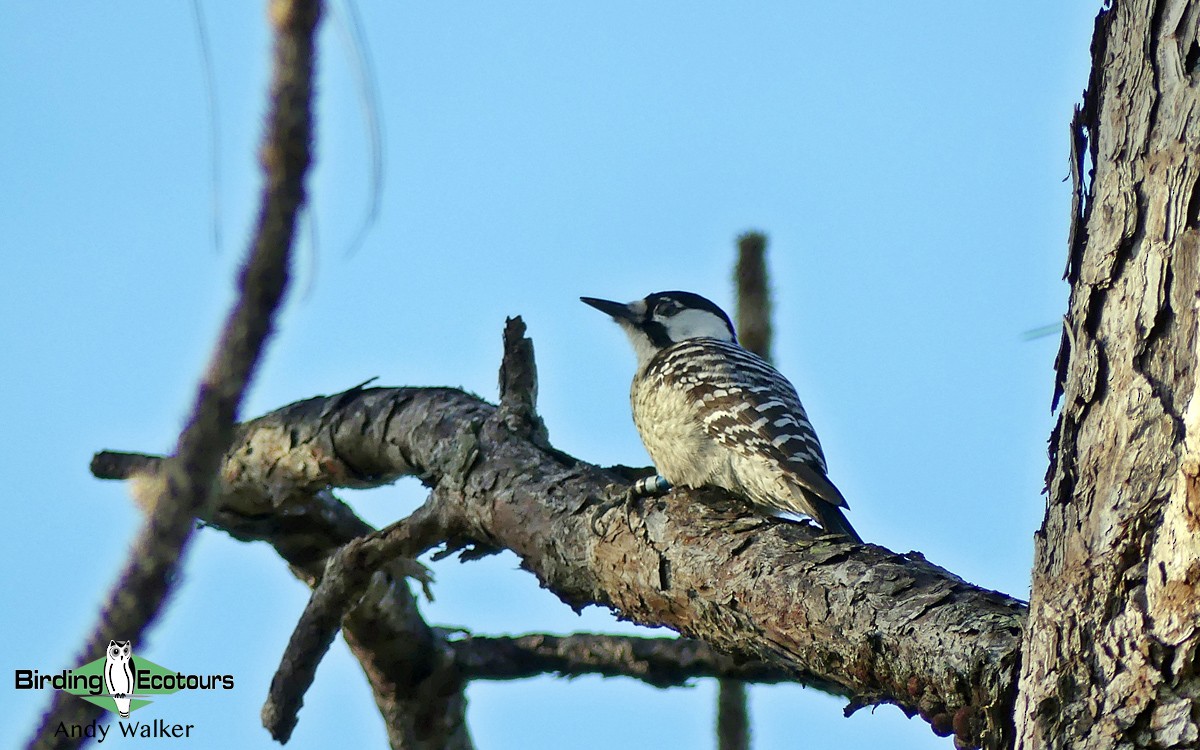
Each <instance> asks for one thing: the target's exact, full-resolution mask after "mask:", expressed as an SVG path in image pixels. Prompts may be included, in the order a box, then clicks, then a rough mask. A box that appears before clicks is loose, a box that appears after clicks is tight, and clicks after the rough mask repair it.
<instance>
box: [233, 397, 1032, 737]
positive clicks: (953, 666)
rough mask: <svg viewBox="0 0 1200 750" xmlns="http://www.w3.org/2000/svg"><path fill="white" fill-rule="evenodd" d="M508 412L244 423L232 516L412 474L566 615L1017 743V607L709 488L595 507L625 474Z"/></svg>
mask: <svg viewBox="0 0 1200 750" xmlns="http://www.w3.org/2000/svg"><path fill="white" fill-rule="evenodd" d="M504 414H505V410H498V409H497V408H496V407H494V406H492V405H490V404H487V403H485V402H483V401H481V400H479V399H478V398H476V397H474V396H470V395H468V394H465V393H463V392H461V391H458V390H453V389H447V388H395V389H366V390H358V389H356V390H352V391H349V392H347V393H344V394H340V395H337V396H331V397H322V398H315V399H310V400H307V401H303V402H299V403H296V404H293V405H291V406H288V407H284V408H283V409H280V410H278V411H276V412H273V413H271V414H268V415H266V416H264V417H261V418H259V419H257V420H254V421H252V422H249V423H247V424H246V425H244V426H243V427H242V429H241V431H240V433H239V439H238V441H237V442H236V443H235V446H234V448H233V449H232V450H231V452H230V453H229V454H228V455H227V457H226V462H225V466H224V469H223V471H222V475H221V476H222V486H221V495H222V497H223V498H224V501H223V504H224V505H233V506H236V507H238V508H239V509H240V511H239V512H240V513H241V514H243V515H246V516H248V517H253V516H255V515H258V514H271V513H275V512H286V507H285V506H286V503H287V502H289V500H288V498H293V497H311V496H312V495H313V494H314V493H316V492H319V491H321V490H323V489H325V488H326V487H328V486H331V485H333V486H353V487H366V486H376V485H380V484H384V483H387V482H390V481H394V480H395V479H396V478H398V477H399V476H403V475H414V476H418V477H421V478H422V480H423V481H425V482H426V483H428V484H432V485H436V487H437V493H436V494H437V495H439V496H440V498H441V500H440V501H439V502H440V504H439V511H438V512H439V513H440V514H442V516H443V524H444V528H446V529H449V530H451V533H448V534H446V536H447V537H449V538H450V543H451V544H452V545H453V546H456V547H461V546H462V545H475V546H476V551H479V550H482V551H487V550H491V549H496V548H507V549H511V550H513V551H514V552H515V553H516V554H517V555H518V556H519V557H520V558H521V560H522V565H523V566H524V567H525V568H526V569H527V570H529V571H530V572H532V573H534V574H535V575H537V576H538V578H539V580H540V581H541V582H542V584H543V585H544V586H546V587H547V588H549V589H550V590H552V591H553V592H554V593H555V594H556V595H558V596H559V597H560V598H561V599H562V600H563V601H564V602H566V603H567V604H569V605H570V606H572V607H577V608H578V607H583V606H586V605H588V604H593V603H594V604H600V605H603V606H608V607H611V608H613V609H614V610H616V611H617V612H618V614H619V615H620V616H622V617H624V618H627V619H630V620H633V621H635V622H639V623H643V624H647V625H665V626H667V627H670V628H673V629H674V630H676V631H677V632H679V633H681V634H684V635H687V636H690V637H694V638H698V639H700V640H703V641H704V642H706V643H708V644H710V645H712V646H713V647H715V648H717V649H718V650H720V651H723V652H726V653H730V654H733V655H736V656H738V657H742V658H752V659H758V660H761V661H764V662H766V663H767V664H769V665H773V666H775V667H778V668H781V669H784V670H786V671H787V672H788V673H789V674H790V675H792V677H793V678H794V679H796V680H803V681H811V682H813V683H815V684H823V685H826V686H828V687H831V688H832V689H834V690H836V691H837V692H840V693H842V694H843V695H847V696H851V697H852V702H853V704H854V705H856V706H858V705H869V704H872V703H877V702H892V703H895V704H897V705H898V706H900V707H901V708H902V709H904V710H905V711H908V712H917V713H920V714H921V715H922V716H923V717H925V718H926V719H927V720H928V721H930V722H931V724H932V725H933V728H934V729H935V731H938V732H939V733H942V734H948V733H950V732H952V731H953V732H956V733H957V735H958V736H957V740H958V741H959V742H960V743H961V744H963V745H968V746H970V745H975V744H980V743H983V744H986V745H987V746H989V747H1002V746H1003V745H1004V743H1005V742H1006V741H1010V739H1011V708H1012V697H1013V692H1012V691H1013V688H1014V685H1015V679H1016V669H1017V663H1018V648H1019V643H1020V638H1021V628H1022V625H1023V619H1024V607H1023V606H1022V605H1021V604H1020V603H1019V602H1017V601H1015V600H1013V599H1011V598H1009V597H1006V596H1004V595H1002V594H998V593H996V592H991V591H985V590H981V589H978V588H976V587H974V586H971V585H970V584H968V583H966V582H964V581H962V580H961V579H959V578H957V577H955V576H953V575H952V574H950V573H948V572H946V571H945V570H942V569H940V568H938V567H936V566H934V565H931V564H929V563H927V562H926V561H925V560H924V559H923V558H921V556H920V555H917V554H911V553H910V554H909V555H897V554H895V553H892V552H889V551H887V550H885V549H882V548H880V547H877V546H873V545H865V546H859V545H853V544H850V543H847V542H844V541H841V540H837V539H833V538H830V537H826V536H823V535H822V534H821V533H820V532H819V531H818V530H816V529H814V528H813V527H810V526H807V525H802V524H796V523H788V522H783V521H778V520H773V519H764V518H761V517H758V516H755V515H753V514H750V513H748V512H747V511H746V510H745V509H744V507H743V506H742V505H741V504H740V503H738V502H737V501H736V500H734V499H732V498H731V497H729V496H727V495H725V494H724V493H721V492H717V491H695V492H683V491H677V492H672V493H671V494H670V495H668V496H667V497H665V498H661V499H655V500H649V501H646V503H645V504H643V505H634V506H632V507H623V506H622V504H621V503H619V502H618V503H616V504H615V505H612V504H611V503H606V502H605V501H608V500H611V499H613V498H614V497H622V496H623V495H624V493H625V491H626V490H627V488H628V486H629V484H628V481H627V479H626V478H625V477H624V476H623V475H622V474H620V473H618V472H614V471H611V470H606V469H602V468H600V467H597V466H593V465H591V464H587V463H584V462H581V461H577V460H575V459H573V458H570V457H569V456H565V455H564V454H562V453H559V452H557V451H554V450H553V449H551V448H548V447H545V446H543V445H539V443H540V442H541V441H540V440H535V439H531V438H530V437H529V436H527V435H526V434H525V433H524V432H514V431H512V430H511V429H510V428H509V427H508V426H507V424H506V420H505V419H504ZM281 504H283V506H282V507H281ZM597 531H599V532H600V533H597Z"/></svg>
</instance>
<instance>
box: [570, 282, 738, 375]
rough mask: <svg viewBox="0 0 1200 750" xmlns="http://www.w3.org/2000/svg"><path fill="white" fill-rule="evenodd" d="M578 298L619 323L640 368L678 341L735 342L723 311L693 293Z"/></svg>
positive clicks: (731, 328)
mask: <svg viewBox="0 0 1200 750" xmlns="http://www.w3.org/2000/svg"><path fill="white" fill-rule="evenodd" d="M579 299H580V300H581V301H582V302H584V303H585V304H588V305H591V306H592V307H594V308H596V309H597V310H599V311H600V312H602V313H607V314H608V315H610V316H611V317H612V319H613V320H615V321H616V322H617V324H618V325H620V326H621V328H622V330H624V331H625V334H626V335H627V336H629V341H630V343H632V344H633V350H634V351H635V352H636V353H637V358H638V369H639V370H640V369H641V368H643V367H645V366H646V363H647V362H649V361H650V358H651V357H653V356H654V355H655V354H656V353H657V352H658V351H660V350H661V349H665V348H666V347H668V346H671V345H672V344H678V343H679V342H680V341H687V340H688V339H697V338H713V339H718V340H720V341H732V342H733V343H735V344H736V343H737V334H735V333H734V331H733V323H732V322H731V321H730V320H729V316H728V315H726V314H725V311H724V310H722V309H721V308H719V307H717V306H716V305H715V304H714V303H713V302H712V301H711V300H708V299H706V298H704V297H701V296H700V295H699V294H693V293H692V292H655V293H654V294H651V295H650V296H648V297H646V298H645V299H639V300H635V301H633V302H630V303H628V304H626V303H624V302H611V301H609V300H605V299H596V298H595V297H580V298H579Z"/></svg>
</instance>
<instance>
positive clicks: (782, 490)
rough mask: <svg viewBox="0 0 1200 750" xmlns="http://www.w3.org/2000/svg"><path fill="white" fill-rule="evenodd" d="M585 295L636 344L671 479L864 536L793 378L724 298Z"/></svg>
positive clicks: (656, 455)
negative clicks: (752, 344)
mask: <svg viewBox="0 0 1200 750" xmlns="http://www.w3.org/2000/svg"><path fill="white" fill-rule="evenodd" d="M580 299H581V300H582V301H583V302H585V303H586V304H588V305H591V306H592V307H594V308H596V309H597V310H600V311H601V312H604V313H607V314H608V315H610V316H612V319H613V320H615V321H616V322H617V323H618V324H619V325H620V326H621V328H622V329H624V331H625V333H626V335H628V336H629V340H630V342H631V343H632V344H633V350H634V352H635V353H636V354H637V372H636V374H635V375H634V376H633V385H632V387H631V388H630V392H629V398H630V401H631V402H632V404H633V421H634V423H635V424H636V425H637V428H638V432H639V433H640V434H641V436H642V442H643V443H645V445H646V450H647V451H648V452H649V453H650V458H651V459H652V460H653V461H654V466H655V468H656V469H657V470H658V473H659V474H660V475H661V476H662V477H663V478H664V479H666V481H667V482H669V483H671V484H672V485H682V486H687V487H702V486H706V485H708V486H716V487H723V488H725V489H727V490H729V491H730V492H733V493H734V494H737V495H741V496H742V497H745V498H746V499H747V500H749V501H750V503H751V504H752V505H753V506H755V507H756V508H757V509H759V510H760V511H761V512H765V513H767V514H769V515H775V514H778V513H780V512H782V513H791V514H801V515H806V516H808V517H810V518H812V519H813V520H815V521H816V522H817V523H819V524H820V525H821V527H822V528H824V529H825V530H826V531H828V532H831V533H836V534H841V535H843V536H847V537H849V538H850V539H853V540H854V541H857V542H861V541H862V539H861V537H859V536H858V534H857V533H856V532H855V531H854V529H853V527H851V526H850V524H849V522H847V521H846V517H845V516H844V515H843V514H842V510H841V509H842V508H845V507H847V505H846V499H845V498H843V497H842V493H841V492H839V491H838V489H837V487H835V486H834V485H833V483H832V482H830V481H829V478H828V477H827V476H826V467H825V455H824V453H822V451H821V443H820V442H819V441H818V440H817V434H816V432H814V431H813V428H812V424H811V423H809V421H808V415H807V414H805V412H804V407H803V406H801V404H800V397H799V396H798V395H797V394H796V389H795V387H793V386H792V384H791V383H790V382H788V379H787V378H785V377H784V376H783V375H781V374H780V373H779V371H778V370H776V369H775V368H774V367H772V366H771V365H770V364H769V363H767V361H766V360H764V359H762V358H761V357H759V356H757V355H756V354H754V353H753V352H750V351H747V350H745V349H743V348H742V347H741V346H740V345H739V344H738V341H737V334H736V333H734V330H733V323H732V322H730V320H729V316H728V315H726V314H725V312H724V311H723V310H722V309H721V308H719V307H717V306H716V305H715V304H713V303H712V302H711V301H709V300H707V299H705V298H704V297H701V296H700V295H698V294H693V293H691V292H656V293H654V294H651V295H650V296H649V297H646V298H645V299H640V300H637V301H635V302H630V303H628V304H625V303H622V302H610V301H608V300H603V299H596V298H594V297H580Z"/></svg>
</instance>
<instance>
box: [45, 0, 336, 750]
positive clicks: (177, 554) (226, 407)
mask: <svg viewBox="0 0 1200 750" xmlns="http://www.w3.org/2000/svg"><path fill="white" fill-rule="evenodd" d="M319 8H320V6H319V3H318V2H315V0H314V1H306V0H296V2H283V1H282V0H276V1H275V2H273V3H272V6H271V18H272V20H273V21H274V23H275V25H276V32H277V37H276V45H275V74H274V75H275V78H274V82H273V84H272V92H271V93H272V96H271V101H272V113H271V117H270V120H269V125H268V132H267V135H266V139H265V140H266V143H265V145H264V148H263V165H264V169H265V172H266V186H265V187H264V192H263V197H262V208H261V211H260V214H259V222H258V229H257V232H256V235H255V240H254V244H253V247H252V249H251V251H250V254H249V257H248V259H247V261H246V264H245V266H244V267H243V269H242V274H241V278H240V287H241V294H240V296H239V299H238V301H237V303H236V305H235V307H234V308H233V310H232V311H231V312H230V314H229V317H228V318H227V320H226V324H225V327H224V328H223V329H222V332H221V337H220V340H219V342H218V343H217V346H216V348H215V349H214V352H213V355H212V358H211V360H210V362H209V366H208V369H207V370H206V372H205V374H204V377H203V379H202V381H201V384H200V388H199V392H198V393H197V396H196V400H195V403H194V405H193V408H192V413H191V417H190V419H189V421H188V424H187V426H186V427H185V428H184V430H183V432H182V433H181V434H180V436H179V441H178V443H177V445H176V450H175V456H174V458H172V459H170V460H168V461H167V462H166V464H165V465H164V466H163V467H162V470H161V474H160V475H161V477H162V478H163V480H164V481H163V482H162V483H161V485H160V487H161V489H160V490H159V497H158V498H157V499H156V501H155V502H154V503H153V504H152V508H151V510H150V511H149V513H148V516H147V518H146V522H145V523H144V525H143V527H142V529H141V531H140V532H139V534H138V536H137V538H136V539H135V541H134V543H133V546H132V549H131V550H130V554H129V556H128V558H127V561H126V563H125V566H124V567H123V569H122V571H121V573H120V576H119V577H118V579H117V583H116V585H115V586H114V587H113V588H112V590H111V591H110V592H109V594H108V596H107V598H106V599H105V603H104V605H103V606H102V608H101V611H100V615H99V621H98V622H97V623H96V625H95V626H94V627H93V629H92V632H91V635H90V636H89V637H88V639H87V641H86V643H85V645H84V647H83V648H82V649H81V650H80V652H79V656H78V657H77V661H78V662H79V663H83V662H85V661H90V660H91V659H94V658H95V657H96V655H97V654H99V653H101V652H102V651H103V649H104V647H105V645H106V643H107V641H109V640H116V639H122V640H125V639H128V640H133V641H136V642H139V643H140V641H141V639H142V636H143V634H144V633H145V630H146V628H147V627H148V626H149V625H150V623H151V622H152V621H153V620H154V618H155V617H156V616H157V614H158V612H159V611H160V610H161V608H162V606H163V603H164V602H165V601H166V599H167V597H168V595H169V594H170V592H171V589H172V582H173V581H174V580H175V579H176V572H177V570H178V568H179V563H180V560H181V559H182V557H183V555H184V554H185V552H186V550H187V546H188V542H189V541H190V539H191V537H192V532H193V528H194V519H195V517H196V516H197V515H200V514H201V513H202V512H203V509H204V507H205V505H206V503H207V501H208V495H209V492H210V488H211V487H212V484H213V478H214V476H215V475H216V472H217V469H218V467H219V466H220V464H221V461H222V455H223V453H224V451H225V449H226V448H227V447H228V445H229V443H230V442H231V440H232V438H233V426H234V422H235V420H236V418H237V410H238V406H239V405H240V403H241V400H242V395H243V393H244V392H245V389H246V386H247V384H248V383H249V381H250V378H251V376H252V375H253V372H254V368H255V365H256V363H257V362H258V359H259V356H260V355H261V353H262V350H263V347H264V345H265V343H266V340H267V337H268V335H269V334H270V332H271V328H272V319H273V317H274V315H275V313H276V310H277V309H278V307H279V303H280V301H281V300H282V298H283V293H284V290H285V288H286V286H287V276H288V269H287V267H288V263H287V261H288V257H289V254H290V251H291V244H292V236H293V232H294V226H295V217H296V212H297V211H298V209H299V207H300V205H301V204H302V203H303V201H304V175H305V173H306V172H307V170H308V165H309V161H310V159H309V142H310V140H311V130H312V128H311V113H310V104H311V98H312V45H313V31H314V29H315V27H316V22H317V19H318V17H319V15H320V13H319ZM102 710H103V709H101V708H100V707H98V706H96V705H94V704H92V703H89V702H87V701H81V700H79V699H78V698H75V697H74V696H71V695H69V694H68V693H66V692H62V691H59V692H57V693H55V697H54V699H53V700H52V702H51V705H50V707H49V708H48V710H47V711H46V713H45V714H44V716H43V718H42V723H41V725H40V726H39V728H38V730H37V732H36V734H35V735H34V736H33V737H32V738H31V739H30V741H29V746H30V747H36V748H52V747H76V746H78V744H79V743H80V739H79V738H70V737H64V736H62V733H60V732H57V729H58V727H59V726H60V725H62V724H66V725H67V726H72V725H83V724H87V723H90V722H91V721H92V720H94V719H95V718H97V717H98V716H99V715H100V713H101V712H102Z"/></svg>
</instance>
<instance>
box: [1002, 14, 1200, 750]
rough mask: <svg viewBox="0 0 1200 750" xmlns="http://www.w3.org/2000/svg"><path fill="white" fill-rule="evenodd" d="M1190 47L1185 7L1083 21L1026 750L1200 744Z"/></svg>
mask: <svg viewBox="0 0 1200 750" xmlns="http://www.w3.org/2000/svg"><path fill="white" fill-rule="evenodd" d="M1198 28H1200V2H1197V1H1196V0H1157V1H1156V0H1138V1H1133V2H1126V1H1124V0H1122V1H1119V2H1115V3H1113V6H1112V8H1111V9H1110V10H1108V11H1106V12H1104V13H1102V14H1101V15H1100V17H1099V18H1098V19H1097V24H1096V31H1095V37H1094V40H1093V43H1092V56H1093V70H1092V76H1091V80H1090V82H1089V85H1088V90H1087V92H1086V94H1085V98H1084V104H1083V106H1082V108H1081V109H1080V110H1079V111H1078V112H1077V116H1076V120H1075V124H1074V126H1073V132H1072V140H1073V144H1074V146H1075V148H1074V151H1075V155H1076V160H1075V164H1074V166H1073V170H1072V171H1073V175H1074V176H1075V182H1076V200H1075V202H1074V210H1075V215H1074V216H1073V226H1072V231H1071V240H1070V241H1071V247H1070V260H1069V264H1068V268H1067V278H1068V279H1069V280H1070V282H1071V284H1072V293H1071V300H1070V307H1069V312H1068V315H1067V317H1066V320H1065V326H1064V335H1063V344H1062V348H1061V350H1060V353H1059V359H1058V365H1057V366H1058V377H1059V381H1058V382H1059V388H1060V389H1061V395H1062V412H1061V414H1060V415H1059V420H1058V424H1057V426H1056V428H1055V432H1054V435H1053V437H1052V441H1051V466H1050V473H1049V477H1048V478H1049V498H1048V506H1047V512H1046V518H1045V522H1044V524H1043V528H1042V530H1041V531H1040V532H1039V534H1038V535H1037V540H1036V557H1035V564H1034V570H1033V588H1032V600H1031V603H1030V620H1029V624H1028V626H1027V629H1026V642H1025V655H1024V661H1023V665H1022V674H1021V681H1020V695H1019V699H1018V706H1017V714H1016V721H1017V725H1018V734H1019V742H1020V746H1022V747H1026V748H1085V747H1086V748H1115V747H1122V748H1135V747H1136V748H1174V747H1196V746H1197V744H1198V743H1200V702H1198V700H1197V697H1198V696H1200V676H1198V675H1197V670H1196V657H1197V645H1198V644H1200V636H1198V633H1197V621H1198V619H1200V591H1198V590H1197V585H1198V584H1200V536H1197V530H1200V400H1198V399H1197V398H1196V377H1195V376H1196V367H1195V364H1196V358H1197V356H1198V354H1200V352H1198V351H1197V341H1198V337H1197V329H1196V326H1197V323H1198V321H1200V317H1198V316H1197V309H1196V305H1197V292H1198V291H1200V278H1198V275H1197V261H1198V259H1197V251H1198V247H1200V246H1198V241H1197V231H1198V225H1200V221H1198V216H1197V214H1198V212H1200V106H1198V105H1200V69H1198V67H1197V66H1198V63H1200V46H1198V45H1197V39H1196V36H1197V30H1198ZM1089 164H1090V165H1091V173H1090V174H1089ZM1058 395H1059V394H1057V393H1056V398H1057V397H1058Z"/></svg>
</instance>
